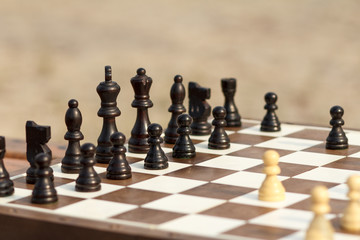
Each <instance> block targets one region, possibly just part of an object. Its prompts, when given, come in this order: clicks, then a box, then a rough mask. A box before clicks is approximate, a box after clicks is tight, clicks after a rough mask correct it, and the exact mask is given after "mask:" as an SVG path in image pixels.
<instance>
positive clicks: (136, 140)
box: [129, 68, 153, 153]
mask: <svg viewBox="0 0 360 240" xmlns="http://www.w3.org/2000/svg"><path fill="white" fill-rule="evenodd" d="M136 74H137V75H136V76H135V77H133V78H131V80H130V83H131V85H132V87H133V89H134V92H135V99H134V101H133V102H132V103H131V106H132V107H133V108H136V109H137V115H136V121H135V124H134V127H133V129H132V130H131V137H130V139H129V152H133V153H147V152H148V151H149V148H150V146H149V143H148V138H149V134H148V133H147V128H148V126H149V125H150V120H149V115H148V108H151V107H152V106H153V103H152V101H151V100H150V95H149V92H150V88H151V84H152V79H151V77H148V76H147V75H146V71H145V69H144V68H139V69H138V70H137V71H136Z"/></svg>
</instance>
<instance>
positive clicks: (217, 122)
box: [208, 106, 230, 149]
mask: <svg viewBox="0 0 360 240" xmlns="http://www.w3.org/2000/svg"><path fill="white" fill-rule="evenodd" d="M212 114H213V116H214V120H213V121H212V125H213V126H215V128H214V130H213V132H212V133H211V136H210V138H209V143H208V147H209V148H212V149H227V148H229V147H230V139H229V137H228V135H227V133H226V132H225V129H224V127H225V126H226V120H225V116H226V109H225V108H224V107H221V106H218V107H215V108H214V109H213V112H212Z"/></svg>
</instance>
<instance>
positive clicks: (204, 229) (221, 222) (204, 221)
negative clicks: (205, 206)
mask: <svg viewBox="0 0 360 240" xmlns="http://www.w3.org/2000/svg"><path fill="white" fill-rule="evenodd" d="M244 223H245V221H242V220H236V219H230V218H220V217H214V216H206V215H198V214H192V215H186V216H184V217H180V218H177V219H174V220H172V221H169V222H166V223H163V224H160V225H159V229H161V230H165V231H174V232H180V233H186V234H195V235H202V236H216V235H218V234H220V233H222V232H226V231H229V230H230V229H233V228H236V227H239V226H241V225H243V224H244Z"/></svg>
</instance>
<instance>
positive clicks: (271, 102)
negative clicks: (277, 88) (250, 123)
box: [260, 92, 281, 132]
mask: <svg viewBox="0 0 360 240" xmlns="http://www.w3.org/2000/svg"><path fill="white" fill-rule="evenodd" d="M276 101H277V95H276V94H275V93H273V92H268V93H267V94H266V95H265V102H266V104H265V106H264V108H265V109H266V115H265V117H264V119H263V120H262V122H261V128H260V130H261V131H264V132H278V131H280V130H281V128H280V121H279V119H278V117H277V116H276V113H275V110H276V109H278V107H277V106H276Z"/></svg>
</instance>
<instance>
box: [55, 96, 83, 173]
mask: <svg viewBox="0 0 360 240" xmlns="http://www.w3.org/2000/svg"><path fill="white" fill-rule="evenodd" d="M78 105H79V103H78V101H77V100H75V99H71V100H70V101H69V102H68V106H69V109H68V110H67V111H66V114H65V123H66V126H67V130H68V131H67V132H66V134H65V136H64V138H65V140H67V141H68V142H69V143H68V147H67V149H66V152H65V157H64V158H63V159H62V160H61V171H62V172H64V173H79V172H80V169H81V164H80V159H81V151H80V140H83V139H84V135H83V134H82V133H81V131H80V127H81V123H82V116H81V112H80V110H79V109H78Z"/></svg>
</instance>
